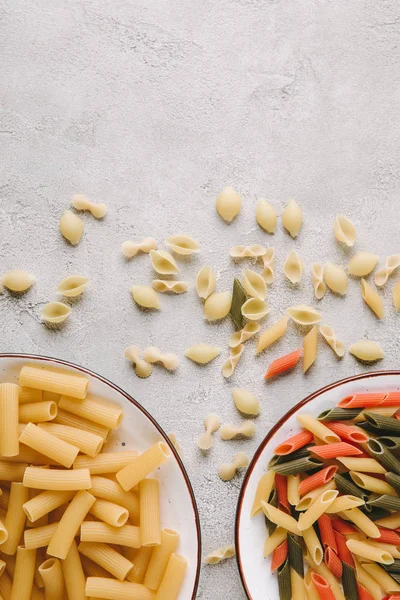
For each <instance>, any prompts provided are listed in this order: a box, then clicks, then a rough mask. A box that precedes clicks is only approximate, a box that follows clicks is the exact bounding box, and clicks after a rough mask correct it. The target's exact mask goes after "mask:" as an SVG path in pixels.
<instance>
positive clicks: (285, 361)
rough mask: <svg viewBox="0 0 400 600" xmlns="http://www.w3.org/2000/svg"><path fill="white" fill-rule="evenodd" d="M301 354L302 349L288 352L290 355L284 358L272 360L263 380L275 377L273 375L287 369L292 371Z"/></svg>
mask: <svg viewBox="0 0 400 600" xmlns="http://www.w3.org/2000/svg"><path fill="white" fill-rule="evenodd" d="M302 352H303V349H302V348H300V349H299V350H295V351H294V352H290V354H285V356H281V357H280V358H277V359H276V360H273V361H272V363H271V364H270V365H269V367H268V369H267V372H266V373H265V376H264V378H265V379H271V377H275V375H279V374H280V373H284V372H285V371H288V370H289V369H293V367H294V366H296V364H297V363H298V360H299V358H300V356H301V353H302Z"/></svg>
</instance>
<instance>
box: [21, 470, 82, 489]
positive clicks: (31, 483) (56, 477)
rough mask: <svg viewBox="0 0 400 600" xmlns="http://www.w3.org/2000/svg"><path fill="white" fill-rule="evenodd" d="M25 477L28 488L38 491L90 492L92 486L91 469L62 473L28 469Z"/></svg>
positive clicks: (24, 481) (24, 480) (59, 471)
mask: <svg viewBox="0 0 400 600" xmlns="http://www.w3.org/2000/svg"><path fill="white" fill-rule="evenodd" d="M23 477H24V478H23V483H24V485H25V486H26V487H30V488H34V489H38V490H60V491H61V490H88V489H89V488H90V487H91V485H92V484H91V481H90V471H89V469H74V470H72V471H61V470H57V469H40V468H39V467H27V468H26V469H25V473H24V476H23Z"/></svg>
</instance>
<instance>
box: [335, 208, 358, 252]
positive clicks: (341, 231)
mask: <svg viewBox="0 0 400 600" xmlns="http://www.w3.org/2000/svg"><path fill="white" fill-rule="evenodd" d="M333 230H334V233H335V238H336V239H337V240H338V241H339V242H343V243H344V244H346V246H349V247H351V246H354V244H355V241H356V238H357V234H356V228H355V227H354V225H353V223H352V222H351V221H350V219H348V218H347V217H345V216H344V215H337V217H336V219H335V223H334V226H333Z"/></svg>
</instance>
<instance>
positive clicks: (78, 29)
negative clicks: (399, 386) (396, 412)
mask: <svg viewBox="0 0 400 600" xmlns="http://www.w3.org/2000/svg"><path fill="white" fill-rule="evenodd" d="M0 12H1V19H0V24H1V29H0V39H1V50H0V53H1V62H0V64H1V70H2V84H1V90H0V109H1V113H0V153H1V165H0V169H1V181H0V258H1V271H4V270H6V269H8V268H16V267H20V268H25V269H27V270H29V271H31V272H33V273H35V274H36V275H37V276H38V281H37V284H36V286H35V287H34V288H33V289H32V290H31V291H30V292H29V293H28V294H27V295H26V296H23V297H22V298H18V299H17V298H12V297H10V296H9V295H8V294H7V293H5V294H4V295H3V296H1V297H0V323H1V329H0V330H1V350H2V351H15V352H20V351H24V352H36V353H40V354H47V355H51V356H55V357H61V358H64V359H68V360H71V361H75V362H77V363H80V364H83V365H85V366H87V367H89V368H92V369H93V370H95V371H98V372H99V373H101V374H103V375H104V376H106V377H109V378H110V379H112V380H113V381H115V382H116V383H118V384H119V385H121V386H122V387H124V388H126V389H127V390H128V391H129V392H131V393H132V394H133V395H134V396H135V397H136V398H137V399H138V400H139V401H140V402H142V403H143V405H144V406H145V407H146V408H147V409H148V410H150V411H151V412H152V413H153V415H154V416H155V417H156V418H157V419H158V420H159V421H160V423H161V424H162V425H163V426H164V427H165V429H166V430H167V431H171V430H173V431H175V432H176V434H177V436H178V438H179V440H180V442H181V444H182V446H183V454H184V461H185V464H186V465H187V468H188V471H189V474H190V476H191V479H192V482H193V485H194V489H195V492H196V495H197V500H198V503H199V508H200V512H201V518H202V527H203V537H204V551H205V552H207V551H210V550H212V549H213V548H214V547H216V546H218V545H220V544H221V543H225V542H231V541H232V539H233V525H234V510H235V503H236V499H237V494H238V491H239V488H240V482H241V480H240V478H237V479H235V480H234V481H233V482H232V483H228V484H225V483H222V482H221V481H219V480H218V477H217V475H216V471H217V467H218V465H219V463H220V462H221V461H225V460H227V459H230V458H231V457H232V455H233V453H234V452H235V451H236V450H237V449H238V448H239V447H240V448H243V449H246V450H248V452H249V453H252V452H253V451H254V450H255V448H256V447H257V444H258V442H260V441H261V439H262V437H263V435H264V434H265V433H266V432H267V430H268V429H269V427H270V426H271V425H272V424H273V423H274V421H275V420H276V419H277V418H278V417H280V416H281V415H282V414H283V413H284V412H285V411H286V410H287V409H288V408H289V407H290V406H292V405H293V404H294V403H295V402H297V401H298V400H300V399H301V398H302V397H303V396H305V395H306V394H308V393H310V392H312V391H313V390H315V389H316V388H318V387H320V386H321V385H322V384H324V383H326V382H330V381H334V380H335V379H338V378H341V377H345V376H348V375H351V374H353V373H359V372H361V371H363V370H365V369H364V368H363V367H362V366H360V365H358V364H357V363H356V362H355V361H354V359H353V358H352V357H351V356H348V355H346V356H345V358H344V359H343V361H341V362H340V363H338V362H337V361H336V360H335V358H334V356H333V355H332V353H331V351H330V350H329V349H328V348H327V347H325V346H323V345H322V344H321V352H320V356H319V357H318V362H317V364H316V365H315V366H314V368H313V370H312V372H310V373H309V375H307V377H303V376H302V375H301V373H300V372H296V374H293V375H291V376H289V377H286V378H284V379H282V380H280V381H276V382H273V383H271V384H269V385H265V384H264V383H263V380H262V375H263V373H264V371H265V368H266V365H267V364H268V362H269V360H270V359H271V358H274V357H276V356H278V355H280V354H282V353H284V352H285V351H289V350H290V349H293V348H294V347H296V346H298V345H299V343H300V342H299V340H300V338H299V333H298V332H297V331H296V330H295V328H294V327H291V328H290V332H289V334H288V335H287V337H286V338H285V339H284V340H282V341H281V342H280V344H279V346H276V347H275V348H274V349H272V350H271V351H270V355H269V356H265V355H263V356H262V357H261V358H259V359H257V360H254V358H253V349H254V347H251V346H249V347H248V348H246V353H245V356H244V358H243V360H242V362H241V364H240V365H239V368H238V370H237V373H236V374H235V375H234V377H233V378H232V381H230V382H226V381H224V380H223V378H222V376H221V374H220V372H219V369H220V362H221V360H222V359H223V358H225V355H226V352H225V350H224V354H223V355H222V356H221V360H220V361H215V363H213V364H211V365H210V366H208V367H207V368H205V369H200V368H198V367H196V365H194V364H192V363H189V362H188V361H187V360H186V359H184V358H183V351H184V349H185V347H187V346H188V345H191V344H194V343H197V342H200V341H205V342H211V343H215V344H220V345H221V346H222V347H225V343H226V340H227V337H228V335H229V334H230V332H231V330H232V327H231V324H230V323H229V322H228V321H225V322H223V323H222V324H218V325H207V324H206V323H204V321H203V319H202V307H201V303H200V302H199V300H198V299H197V298H196V296H195V294H194V292H193V289H192V291H191V292H190V293H188V294H186V295H183V296H180V297H173V298H172V297H166V296H162V297H161V302H162V310H161V311H160V312H159V313H158V314H143V313H141V312H140V311H139V310H138V309H137V308H136V307H135V306H134V305H133V302H132V300H131V298H130V295H129V286H130V285H131V284H133V283H143V282H148V281H150V280H151V278H152V271H151V268H150V265H149V259H148V257H146V256H140V257H138V258H137V259H134V260H133V261H132V262H130V263H125V262H124V260H123V259H122V257H121V255H120V253H119V246H120V244H121V242H122V241H124V240H125V239H129V238H131V239H141V238H142V237H144V236H154V237H156V238H157V239H158V240H159V241H160V242H161V241H162V240H163V239H164V237H165V236H166V235H168V234H169V235H171V234H174V233H180V232H186V233H189V234H192V235H194V236H195V237H196V238H197V239H198V240H199V241H200V243H201V245H202V252H201V254H200V255H199V256H197V257H195V258H193V259H192V260H187V261H184V262H182V278H183V279H187V280H188V281H189V282H190V283H191V287H192V288H193V281H194V277H195V273H196V272H197V270H198V269H199V268H200V266H201V265H203V264H212V265H213V266H214V267H215V268H216V270H217V271H218V274H219V278H218V289H220V290H224V289H228V288H230V286H231V280H232V275H233V273H235V272H236V273H239V272H240V267H239V266H233V265H232V264H231V261H230V259H229V255H228V249H229V248H230V246H232V245H234V244H236V243H240V242H243V243H247V242H248V243H252V242H262V243H267V244H273V245H274V246H275V247H276V250H277V269H276V270H277V274H278V276H277V281H276V283H275V284H274V285H273V286H272V287H271V290H270V292H269V300H270V304H271V308H272V310H271V314H270V316H269V317H268V319H267V320H266V323H272V322H274V321H275V319H276V318H278V316H279V315H281V314H282V312H283V310H284V309H285V307H286V306H288V305H289V304H293V303H296V302H298V301H307V302H308V301H312V288H311V285H310V272H309V271H310V264H311V262H312V261H313V260H315V259H319V260H321V261H323V260H326V259H328V258H331V259H333V260H335V261H338V262H339V263H342V264H344V263H345V262H346V261H347V257H348V255H351V254H352V253H351V252H345V251H344V250H343V249H342V248H340V247H338V245H337V244H336V243H335V242H334V239H333V234H332V223H333V218H334V215H335V214H336V212H344V213H345V214H347V215H348V216H349V217H351V218H352V219H353V220H354V222H355V223H356V225H357V230H358V234H359V241H358V243H357V248H358V249H364V250H371V251H374V252H376V253H379V254H380V255H381V258H383V257H384V256H385V255H386V254H391V253H394V252H396V251H399V246H398V244H399V233H398V232H399V187H400V159H399V151H398V140H399V134H400V127H399V119H398V114H399V103H400V79H399V77H400V76H399V72H400V45H399V35H400V10H399V8H398V4H397V2H396V1H395V0H386V1H383V2H376V1H373V0H369V1H368V0H366V1H360V0H355V1H353V2H348V1H347V0H338V1H335V2H330V1H327V0H321V1H319V2H316V1H315V2H312V1H308V0H302V1H299V2H288V1H284V0H282V1H273V0H270V1H266V0H230V1H229V0H221V1H218V2H211V1H209V0H205V1H203V2H189V3H187V2H185V1H183V0H178V1H175V2H165V1H163V0H162V1H153V0H151V1H150V2H149V1H146V2H144V1H142V0H136V1H134V2H130V1H128V0H115V1H114V2H109V1H106V0H79V1H77V0H68V1H67V0H61V1H58V2H51V1H50V0H45V1H44V0H41V1H40V2H39V0H30V1H27V0H1V2H0ZM227 184H233V185H234V186H236V187H237V188H238V190H239V191H240V192H241V193H242V194H243V198H244V202H243V209H242V213H241V214H240V216H239V218H238V219H237V220H236V221H235V222H234V223H233V224H232V225H230V226H227V225H225V224H224V223H223V222H222V221H221V220H220V219H219V217H218V216H217V215H216V213H215V210H214V200H215V196H216V194H217V192H218V191H219V189H220V188H221V187H223V186H224V185H227ZM77 191H83V192H85V193H87V194H88V195H89V196H90V197H91V198H93V199H95V200H98V201H104V202H106V203H107V204H108V206H109V216H107V218H106V219H105V220H104V222H96V221H95V220H94V219H92V218H91V217H89V216H85V217H84V221H85V228H86V232H85V237H84V239H83V241H82V242H81V244H80V245H79V246H78V247H77V248H72V247H69V246H68V245H67V244H66V243H65V242H64V240H63V239H62V238H61V237H60V235H59V232H58V220H59V218H60V215H61V214H62V212H63V210H64V209H65V208H66V207H67V206H68V204H69V201H70V197H71V195H72V194H73V193H76V192H77ZM291 195H295V196H296V197H297V199H298V201H299V202H300V203H301V205H302V206H303V209H304V217H305V223H304V227H303V230H302V232H301V234H300V236H299V238H298V240H297V241H296V242H293V241H292V240H291V239H290V238H289V237H288V236H287V235H285V234H284V233H283V232H282V231H281V228H279V231H278V233H277V234H276V236H274V237H273V238H269V237H268V236H266V235H265V234H263V232H262V231H261V230H259V228H258V227H257V225H256V223H255V218H254V212H255V205H256V198H257V197H260V196H264V197H267V198H269V199H271V200H272V201H273V203H274V205H275V206H276V207H277V208H278V209H279V210H281V208H282V206H283V205H284V202H285V201H286V199H287V198H288V197H289V196H291ZM293 247H295V248H296V249H297V250H298V251H299V253H300V254H301V256H302V257H303V259H304V260H305V263H306V266H307V269H306V274H305V278H304V281H303V283H302V285H301V286H300V288H299V289H298V290H296V291H294V292H292V290H291V289H290V287H289V285H288V284H287V283H286V282H285V281H283V278H282V275H281V266H282V262H283V260H284V257H285V255H286V254H287V253H288V251H289V249H290V248H293ZM72 273H82V274H85V275H87V276H88V277H89V278H90V280H91V286H90V289H89V290H88V292H87V293H86V294H85V296H84V297H83V298H82V299H81V300H80V301H78V302H76V303H75V304H74V311H73V314H72V316H71V318H70V320H69V322H68V324H67V325H66V327H65V328H63V329H62V330H60V331H56V332H54V331H49V330H48V329H46V327H44V326H43V325H42V324H40V322H39V313H40V309H41V307H42V306H43V304H44V303H45V302H46V301H48V300H50V299H53V298H54V289H55V287H56V284H57V283H58V282H59V280H60V279H62V278H63V277H64V276H65V275H67V274H72ZM394 281H395V280H391V282H390V283H389V284H388V286H387V288H386V289H385V290H384V292H383V296H384V299H385V305H386V310H387V313H388V316H387V317H386V318H385V320H384V321H383V322H378V321H377V320H376V319H375V318H374V316H373V315H372V314H371V313H370V312H369V310H368V309H367V308H366V307H365V306H363V303H362V300H361V297H360V294H359V290H358V283H357V282H355V281H352V282H350V289H349V294H348V297H347V298H346V299H340V298H337V297H334V296H333V295H328V296H327V297H326V298H325V299H324V300H322V302H321V303H320V308H321V310H322V311H323V314H324V317H325V320H326V321H327V322H329V323H330V324H332V325H333V326H334V327H335V328H336V329H337V333H338V335H339V336H340V337H341V338H343V340H344V341H345V342H346V343H350V342H352V341H356V340H357V339H359V338H362V337H371V338H372V339H377V340H379V341H380V342H381V344H382V346H383V347H384V349H385V351H386V358H385V359H384V361H382V363H381V365H379V367H382V368H396V367H398V351H399V341H398V336H397V331H398V320H397V317H396V315H395V314H394V313H393V309H392V307H391V288H392V286H393V284H394ZM132 343H136V344H138V345H140V346H146V345H148V344H155V345H157V346H160V347H161V348H162V349H165V350H172V351H175V352H177V353H178V354H179V355H180V356H181V357H182V361H181V365H180V367H179V370H178V372H177V373H176V374H174V375H171V374H168V373H165V372H164V371H163V370H161V369H158V368H157V369H155V372H154V374H153V376H152V377H151V378H150V379H149V380H146V381H141V380H138V379H137V378H136V376H135V374H134V373H133V372H132V369H131V368H130V366H129V364H127V363H126V362H125V361H124V359H123V350H124V348H125V346H127V345H128V344H132ZM379 367H375V368H379ZM232 385H239V386H246V387H248V388H249V389H251V390H253V391H254V392H255V393H257V395H258V396H259V397H260V398H261V400H262V405H263V411H262V415H261V416H260V418H259V419H258V421H257V424H258V430H257V437H256V439H254V440H253V441H251V442H246V443H221V442H219V443H217V444H216V447H215V448H214V449H213V450H212V451H211V453H210V454H209V456H208V457H206V458H205V457H203V456H201V455H200V454H199V452H198V451H197V450H196V447H195V445H194V439H195V438H196V437H197V436H198V435H199V434H200V433H201V431H202V420H203V418H204V417H205V415H207V414H208V412H210V411H215V412H217V413H219V414H220V415H221V417H222V419H223V420H224V421H228V422H229V421H234V422H240V420H241V419H240V417H239V415H238V414H236V412H235V409H234V407H233V404H232V401H231V397H230V387H231V386H232ZM228 592H229V593H230V597H231V598H235V599H236V598H237V599H241V598H243V593H242V591H241V586H240V582H239V578H238V575H237V572H236V566H235V563H234V561H230V562H229V563H226V564H224V565H221V566H218V567H214V568H212V567H208V568H205V569H203V573H202V580H201V586H200V592H199V598H203V599H207V600H208V599H210V600H211V599H212V600H222V599H223V598H225V597H226V594H227V593H228Z"/></svg>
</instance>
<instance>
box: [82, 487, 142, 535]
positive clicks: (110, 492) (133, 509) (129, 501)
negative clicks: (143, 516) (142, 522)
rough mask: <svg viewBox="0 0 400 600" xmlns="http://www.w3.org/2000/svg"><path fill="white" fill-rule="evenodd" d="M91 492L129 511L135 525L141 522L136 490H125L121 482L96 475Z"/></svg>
mask: <svg viewBox="0 0 400 600" xmlns="http://www.w3.org/2000/svg"><path fill="white" fill-rule="evenodd" d="M91 479H92V487H91V489H90V493H91V494H93V496H96V498H103V499H104V500H108V501H109V502H113V503H114V504H118V505H119V506H123V507H124V508H126V509H127V510H128V511H129V517H130V520H131V522H132V523H133V525H138V524H139V499H138V496H137V494H136V492H133V491H131V492H125V491H124V490H123V489H122V488H121V486H120V485H119V483H117V482H116V481H112V480H111V479H107V478H106V477H99V476H94V477H92V478H91Z"/></svg>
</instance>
